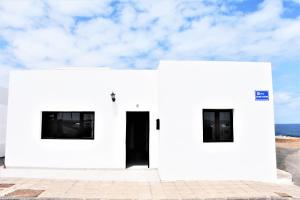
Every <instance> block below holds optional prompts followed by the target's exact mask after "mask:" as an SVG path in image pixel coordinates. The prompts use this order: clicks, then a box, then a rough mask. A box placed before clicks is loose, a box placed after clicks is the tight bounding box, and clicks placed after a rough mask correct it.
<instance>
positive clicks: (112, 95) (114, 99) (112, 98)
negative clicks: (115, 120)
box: [110, 92, 116, 102]
mask: <svg viewBox="0 0 300 200" xmlns="http://www.w3.org/2000/svg"><path fill="white" fill-rule="evenodd" d="M110 96H111V100H112V101H113V102H115V101H116V94H115V93H114V92H112V93H111V94H110Z"/></svg>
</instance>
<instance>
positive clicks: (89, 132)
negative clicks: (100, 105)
mask: <svg viewBox="0 0 300 200" xmlns="http://www.w3.org/2000/svg"><path fill="white" fill-rule="evenodd" d="M94 115H95V113H94V112H42V139H94Z"/></svg>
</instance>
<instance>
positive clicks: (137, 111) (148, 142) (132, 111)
mask: <svg viewBox="0 0 300 200" xmlns="http://www.w3.org/2000/svg"><path fill="white" fill-rule="evenodd" d="M128 113H147V114H148V131H147V132H148V141H147V146H148V161H147V163H148V164H147V167H148V168H150V111H148V110H146V111H145V110H128V111H125V120H126V121H125V169H128V167H127V114H128Z"/></svg>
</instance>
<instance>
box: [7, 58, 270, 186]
mask: <svg viewBox="0 0 300 200" xmlns="http://www.w3.org/2000/svg"><path fill="white" fill-rule="evenodd" d="M157 75H158V77H157ZM255 90H269V92H270V101H265V102H263V101H255V94H254V91H255ZM9 91H10V95H9V101H8V123H7V124H8V126H7V140H6V141H7V142H6V165H7V166H8V167H50V168H125V136H126V135H125V133H126V127H125V126H126V124H125V122H126V118H125V117H126V111H135V110H137V111H138V110H139V111H150V167H152V168H156V167H159V173H160V177H161V178H162V180H183V179H185V180H191V179H210V180H211V179H231V180H232V179H239V180H267V181H272V180H274V179H275V178H276V162H275V158H276V157H275V137H274V119H273V117H274V115H273V90H272V76H271V66H270V64H269V63H247V62H243V63H241V62H171V61H170V62H168V61H164V62H161V63H160V66H159V70H158V71H156V70H109V69H82V70H76V69H73V70H30V71H13V72H11V76H10V84H9ZM112 91H113V92H115V93H116V99H117V100H116V102H115V103H112V101H111V98H110V93H111V92H112ZM137 104H139V107H136V105H137ZM205 108H207V109H208V108H215V109H218V108H220V109H222V108H230V109H233V110H234V113H233V115H234V116H233V117H234V121H233V125H234V142H233V143H203V139H202V135H203V133H202V129H203V127H202V110H203V109H205ZM42 111H95V139H94V140H41V139H40V138H41V112H42ZM158 111H159V112H158ZM157 118H160V119H161V127H160V128H161V130H160V131H159V133H158V131H156V130H155V120H156V119H157ZM158 155H159V156H158Z"/></svg>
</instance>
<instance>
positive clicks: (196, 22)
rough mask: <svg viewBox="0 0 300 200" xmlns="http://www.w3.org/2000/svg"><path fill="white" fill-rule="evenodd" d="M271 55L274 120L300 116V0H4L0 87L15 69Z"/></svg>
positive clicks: (149, 65) (122, 65)
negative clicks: (10, 71)
mask: <svg viewBox="0 0 300 200" xmlns="http://www.w3.org/2000/svg"><path fill="white" fill-rule="evenodd" d="M162 59H174V60H187V59H190V60H237V61H268V62H271V63H272V65H273V84H274V91H275V93H274V94H275V120H276V122H277V123H300V80H299V77H300V67H299V66H300V0H210V1H208V0H185V1H180V0H151V1H149V0H139V1H137V0H128V1H118V0H112V1H111V0H99V1H96V0H89V1H85V0H81V1H79V0H77V1H76V0H60V1H53V0H52V1H45V0H44V1H37V0H23V1H17V0H7V1H5V0H3V1H0V86H1V87H7V85H8V72H9V70H11V69H16V68H19V69H36V68H57V67H68V66H72V67H78V66H80V67H85V66H86V67H92V66H95V67H103V66H105V67H115V68H156V67H157V65H158V62H159V60H162Z"/></svg>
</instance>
